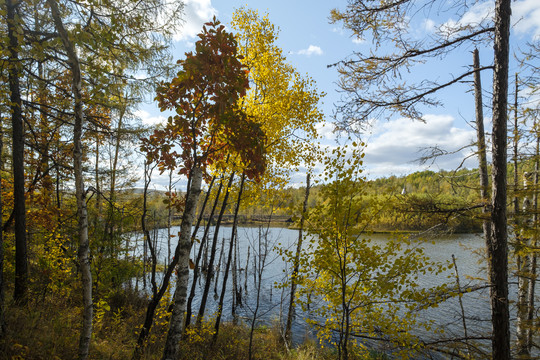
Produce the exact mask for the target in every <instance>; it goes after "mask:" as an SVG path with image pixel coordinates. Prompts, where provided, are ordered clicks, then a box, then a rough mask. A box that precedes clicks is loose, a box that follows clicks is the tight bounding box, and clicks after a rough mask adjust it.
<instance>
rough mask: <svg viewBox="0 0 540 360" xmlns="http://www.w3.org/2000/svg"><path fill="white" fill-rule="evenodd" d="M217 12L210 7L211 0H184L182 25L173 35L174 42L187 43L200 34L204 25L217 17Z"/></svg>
mask: <svg viewBox="0 0 540 360" xmlns="http://www.w3.org/2000/svg"><path fill="white" fill-rule="evenodd" d="M217 14H218V11H217V10H216V9H215V8H214V7H213V6H212V1H211V0H185V1H184V14H183V16H184V19H185V22H184V25H183V26H182V28H181V29H180V31H179V32H178V33H177V34H175V35H174V40H176V41H181V40H184V41H189V40H192V39H194V38H195V37H196V36H197V34H198V33H200V32H201V30H202V27H203V25H204V23H206V22H208V21H210V20H212V18H213V17H214V16H217Z"/></svg>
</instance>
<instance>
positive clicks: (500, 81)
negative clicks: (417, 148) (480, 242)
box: [488, 0, 511, 360]
mask: <svg viewBox="0 0 540 360" xmlns="http://www.w3.org/2000/svg"><path fill="white" fill-rule="evenodd" d="M510 13H511V10H510V0H497V1H496V2H495V44H494V75H493V131H492V134H493V140H492V144H493V147H492V149H493V150H492V157H493V172H492V209H491V234H492V237H491V239H490V240H491V244H490V246H489V247H488V259H489V263H490V266H489V280H490V285H491V287H490V297H491V322H492V327H493V338H492V356H493V358H494V359H497V360H505V359H510V319H509V311H508V234H507V218H506V184H507V182H506V162H507V153H506V151H507V140H508V133H507V118H508V115H507V104H508V99H507V97H508V61H509V37H510Z"/></svg>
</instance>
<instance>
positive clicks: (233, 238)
mask: <svg viewBox="0 0 540 360" xmlns="http://www.w3.org/2000/svg"><path fill="white" fill-rule="evenodd" d="M245 179H246V175H245V174H242V180H241V181H240V189H239V190H238V199H237V200H236V208H235V210H234V220H233V226H232V230H231V239H230V242H229V254H228V256H227V264H226V265H225V273H224V275H223V285H222V287H221V294H220V296H219V303H218V310H217V317H216V323H215V325H214V330H215V332H214V336H213V339H212V341H213V342H214V343H215V342H216V340H217V337H218V333H219V325H220V323H221V315H222V313H223V302H224V301H225V292H226V289H227V280H228V279H229V268H230V266H231V259H232V255H233V250H234V243H235V241H236V229H237V225H238V211H239V210H240V202H241V201H242V192H243V191H244V181H245ZM234 296H236V293H234V294H233V297H234ZM233 301H234V300H233Z"/></svg>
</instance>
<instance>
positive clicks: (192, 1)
mask: <svg viewBox="0 0 540 360" xmlns="http://www.w3.org/2000/svg"><path fill="white" fill-rule="evenodd" d="M493 3H494V1H486V2H483V1H479V2H477V3H475V4H474V5H473V6H472V7H471V10H470V11H469V12H467V13H466V14H465V15H464V16H462V17H461V18H457V17H455V16H452V14H445V13H440V12H439V13H437V14H436V15H434V14H432V13H428V12H422V13H419V14H417V19H415V20H414V21H413V22H412V23H411V26H412V28H411V34H412V36H418V38H419V39H420V38H422V37H425V36H426V35H430V33H433V32H434V31H436V29H438V28H439V27H440V26H443V25H452V24H454V23H472V24H474V23H476V22H479V21H482V19H483V18H485V17H489V16H490V14H491V13H492V9H493ZM346 5H347V1H346V0H334V1H320V0H312V1H306V0H288V1H284V0H273V1H263V0H254V1H248V2H247V3H246V1H236V0H186V1H185V16H184V19H185V24H184V27H183V29H182V31H181V32H179V33H178V34H177V35H176V36H175V42H174V47H175V49H174V56H175V59H178V58H181V57H183V54H184V52H186V51H189V50H191V47H192V46H193V42H194V41H195V36H196V34H197V33H198V32H200V30H201V28H202V24H203V23H204V22H206V21H208V20H210V19H211V18H212V17H213V16H214V15H215V16H217V18H218V19H219V20H220V21H221V22H222V23H224V24H226V25H227V24H228V23H229V22H230V20H231V18H232V13H233V11H234V9H236V8H239V7H241V6H248V7H249V8H252V9H257V10H258V11H259V14H261V15H262V14H264V13H268V15H269V18H270V21H271V22H273V23H274V24H275V25H276V26H278V27H279V28H280V30H281V32H280V35H279V40H278V45H280V46H281V48H282V49H283V51H284V54H287V59H288V61H289V62H290V63H291V64H292V65H293V66H295V67H296V69H297V70H298V71H299V72H300V73H302V74H307V75H308V76H310V77H311V78H313V79H314V80H315V81H316V82H317V87H318V89H319V90H320V91H324V92H325V93H326V94H327V95H326V97H325V98H324V99H323V103H322V104H321V109H322V110H323V112H324V113H325V116H326V119H327V121H328V122H331V121H332V114H333V113H334V104H335V103H337V102H339V100H340V95H339V93H338V92H337V90H338V87H337V85H336V82H337V80H338V74H337V71H336V69H335V68H327V65H328V64H333V63H336V62H338V61H340V60H342V59H344V58H345V57H347V56H349V55H350V54H351V53H353V52H354V51H360V52H363V53H367V52H368V51H370V49H371V47H372V44H371V42H370V41H366V40H359V39H357V38H355V37H351V33H350V32H349V31H348V30H345V29H343V28H342V27H341V24H330V22H329V15H330V10H331V9H332V8H339V9H345V7H346ZM512 6H513V17H512V22H513V27H512V42H513V51H514V52H516V53H517V52H518V51H519V49H520V48H521V49H523V48H524V46H525V43H526V42H528V41H529V42H530V41H532V40H533V38H535V37H536V38H538V37H540V1H538V0H519V1H513V2H512ZM480 50H481V62H482V63H483V64H486V63H491V62H492V57H493V52H492V50H491V48H489V47H488V48H485V49H480ZM471 51H472V48H468V49H464V50H463V51H462V52H458V53H454V54H453V55H452V56H448V57H445V58H443V59H437V60H436V61H433V62H430V63H428V64H426V65H423V66H421V67H419V68H418V69H415V70H413V71H412V72H411V73H409V74H406V75H405V76H407V77H408V78H411V79H422V78H427V79H431V80H440V81H445V80H449V79H451V77H452V74H453V73H458V72H459V71H462V70H464V69H465V67H466V66H467V65H469V64H471V63H472V55H471ZM516 71H519V68H518V67H517V64H516V62H515V61H512V64H511V68H510V74H513V73H514V72H516ZM491 76H492V75H491V73H487V72H486V73H485V74H484V75H483V78H482V81H483V85H484V90H489V88H490V87H491V81H490V80H491V79H490V77H491ZM511 86H513V85H511ZM470 87H471V85H470V84H468V83H464V84H460V85H458V86H455V87H452V89H450V90H445V91H444V92H442V93H441V94H440V95H439V98H440V99H442V101H443V104H444V105H443V106H442V107H438V108H429V109H426V110H425V112H424V114H425V117H424V119H425V123H422V122H413V121H411V120H408V119H403V118H400V117H399V116H392V117H388V118H384V119H374V122H373V126H372V128H371V129H370V130H369V131H368V132H367V133H365V134H364V135H363V138H364V139H365V140H366V141H367V147H366V149H365V152H366V157H365V165H366V172H367V174H368V176H369V177H372V178H373V177H381V176H390V175H403V174H406V173H410V172H413V171H416V170H420V169H424V168H426V166H420V165H419V164H418V163H416V162H414V160H415V159H417V158H418V157H419V156H420V152H421V149H422V148H425V147H427V146H439V147H442V148H445V149H447V150H456V149H459V148H461V147H463V146H466V145H467V144H469V143H471V142H472V141H473V138H474V136H475V131H474V129H473V128H472V127H471V126H470V125H469V124H468V123H467V122H468V121H473V120H474V118H473V114H474V113H473V105H474V99H473V95H472V93H470V92H469V90H470ZM484 102H485V105H487V106H486V109H485V114H486V122H487V124H486V129H489V126H490V125H489V120H490V119H489V110H488V107H489V105H490V104H489V99H487V98H485V99H484ZM136 114H137V115H138V116H140V117H141V119H142V120H143V122H144V123H147V124H151V123H157V122H159V121H163V120H164V117H163V116H162V115H161V114H160V113H159V111H158V110H157V109H156V107H155V106H153V105H152V104H145V105H143V106H141V107H140V109H139V111H137V112H136ZM330 130H331V126H330V125H329V124H328V125H326V126H323V127H322V128H321V132H322V134H323V136H325V139H326V143H327V144H332V141H333V138H334V135H333V134H332V133H331V131H330ZM467 155H470V150H464V151H462V152H459V153H457V154H455V155H453V156H449V157H447V158H441V159H439V160H438V161H437V162H436V163H435V164H432V165H431V169H433V170H437V169H439V168H443V169H453V168H456V167H457V166H458V165H459V164H460V163H461V162H462V161H463V158H464V157H466V156H467ZM465 164H466V165H468V166H470V167H471V166H475V160H474V159H471V160H469V161H468V162H466V163H465ZM299 178H303V176H300V177H299Z"/></svg>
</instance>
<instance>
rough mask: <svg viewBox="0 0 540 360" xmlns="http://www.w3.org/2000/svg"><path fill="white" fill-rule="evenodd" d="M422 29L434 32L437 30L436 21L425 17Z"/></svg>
mask: <svg viewBox="0 0 540 360" xmlns="http://www.w3.org/2000/svg"><path fill="white" fill-rule="evenodd" d="M422 30H423V31H424V32H427V33H432V32H434V31H435V30H436V26H435V21H433V20H431V19H424V21H423V22H422Z"/></svg>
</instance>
